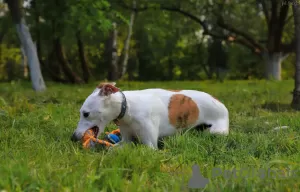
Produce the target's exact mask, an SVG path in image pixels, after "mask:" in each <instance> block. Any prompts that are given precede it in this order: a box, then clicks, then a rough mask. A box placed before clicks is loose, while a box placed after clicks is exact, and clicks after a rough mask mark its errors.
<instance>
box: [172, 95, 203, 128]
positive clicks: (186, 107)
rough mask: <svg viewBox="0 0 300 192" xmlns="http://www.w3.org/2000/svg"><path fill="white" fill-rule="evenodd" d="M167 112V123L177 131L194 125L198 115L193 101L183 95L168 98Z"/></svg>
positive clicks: (197, 109)
mask: <svg viewBox="0 0 300 192" xmlns="http://www.w3.org/2000/svg"><path fill="white" fill-rule="evenodd" d="M168 110H169V122H170V124H171V125H173V126H174V127H176V128H177V129H178V128H187V127H189V126H192V125H193V124H195V123H196V121H197V119H198V117H199V113H200V111H199V108H198V106H197V104H196V103H195V101H193V100H192V98H190V97H188V96H185V95H183V94H175V95H173V96H172V97H171V98H170V102H169V106H168Z"/></svg>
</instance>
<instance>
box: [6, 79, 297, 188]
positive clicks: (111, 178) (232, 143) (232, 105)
mask: <svg viewBox="0 0 300 192" xmlns="http://www.w3.org/2000/svg"><path fill="white" fill-rule="evenodd" d="M96 84H97V83H91V84H89V85H80V86H79V85H72V86H71V85H59V84H54V83H47V85H48V90H47V91H46V92H45V93H38V94H37V93H34V92H33V91H32V90H31V85H30V84H29V83H18V82H15V83H6V84H4V83H2V84H0V127H1V132H0V191H1V190H2V189H3V190H5V191H128V192H131V191H143V192H144V191H189V190H190V189H189V188H188V183H189V179H190V178H191V176H192V166H193V165H194V164H198V166H199V167H200V170H201V172H202V174H203V176H204V177H207V178H209V181H210V182H209V184H208V185H207V186H206V187H205V188H204V189H201V190H203V191H274V190H277V191H294V190H295V189H297V188H300V179H299V178H300V166H299V165H300V152H299V149H300V139H299V132H300V131H299V127H300V114H299V112H295V111H293V110H291V109H290V107H289V104H290V102H291V99H292V95H291V93H290V92H291V91H292V89H293V81H282V82H267V81H228V82H225V83H216V82H212V81H198V82H195V81H194V82H147V83H146V82H130V83H128V82H118V83H117V86H118V87H120V88H121V89H122V90H130V89H143V88H150V87H162V88H169V89H197V90H202V91H205V92H208V93H210V94H212V95H213V96H215V97H216V98H218V99H219V100H220V101H222V102H223V103H224V104H225V105H226V106H227V107H228V109H229V112H230V129H231V130H230V131H231V132H230V134H229V136H227V137H224V136H213V135H209V134H208V133H207V132H196V131H189V132H186V133H183V134H180V135H176V136H173V137H169V138H167V139H166V140H165V141H164V148H163V149H162V150H159V151H154V150H152V149H149V148H147V147H145V146H143V145H137V146H134V145H128V146H126V147H124V148H122V149H121V150H112V151H110V152H107V151H105V150H84V149H82V147H81V145H80V144H79V143H72V142H71V141H70V136H71V134H72V132H73V131H74V130H75V128H76V125H77V122H78V120H79V109H80V106H81V104H82V103H83V101H84V100H85V98H86V97H87V96H88V95H89V94H90V93H91V92H92V91H93V89H94V87H95V85H96ZM282 125H288V126H290V128H289V129H283V130H279V131H274V130H273V128H275V127H278V126H282ZM114 128H116V127H115V126H114V125H110V126H109V127H108V128H107V129H108V130H112V129H114ZM214 167H218V168H219V169H221V170H222V172H223V173H222V174H223V175H225V176H223V177H222V176H218V177H217V176H216V173H215V172H214V171H212V170H216V169H213V168H214ZM246 168H248V169H249V170H250V169H251V170H252V172H255V171H256V170H258V169H261V170H265V171H266V172H267V171H268V170H269V172H270V173H272V174H267V176H266V177H265V178H260V177H258V176H256V175H255V174H252V175H251V174H250V173H249V172H246V171H244V172H243V173H241V171H237V174H236V175H237V177H233V176H234V174H232V173H233V172H225V170H234V169H236V170H241V169H246ZM253 170H254V171H253ZM297 170H299V174H298V175H299V176H297V172H296V171H297ZM279 173H280V174H279ZM291 173H293V174H291ZM274 175H275V176H274ZM225 177H226V178H225ZM228 177H230V178H228Z"/></svg>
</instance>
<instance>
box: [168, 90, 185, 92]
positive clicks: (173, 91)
mask: <svg viewBox="0 0 300 192" xmlns="http://www.w3.org/2000/svg"><path fill="white" fill-rule="evenodd" d="M167 90H168V91H172V92H180V91H182V90H175V89H167Z"/></svg>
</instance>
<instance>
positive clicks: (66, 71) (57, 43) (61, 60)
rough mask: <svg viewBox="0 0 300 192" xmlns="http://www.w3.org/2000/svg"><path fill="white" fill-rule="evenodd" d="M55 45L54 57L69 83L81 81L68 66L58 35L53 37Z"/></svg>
mask: <svg viewBox="0 0 300 192" xmlns="http://www.w3.org/2000/svg"><path fill="white" fill-rule="evenodd" d="M54 45H55V51H56V57H57V59H58V62H59V63H60V64H61V67H62V70H63V72H64V74H65V75H66V77H67V78H68V79H69V81H70V82H71V83H82V80H81V79H80V77H78V76H77V75H76V74H75V73H74V72H73V71H72V69H71V67H70V66H69V63H68V61H67V59H66V56H65V53H64V50H63V47H62V44H61V40H60V38H59V37H57V38H55V40H54Z"/></svg>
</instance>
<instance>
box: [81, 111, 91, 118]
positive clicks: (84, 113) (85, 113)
mask: <svg viewBox="0 0 300 192" xmlns="http://www.w3.org/2000/svg"><path fill="white" fill-rule="evenodd" d="M82 114H83V116H84V117H85V118H86V117H88V116H89V115H90V112H83V113H82Z"/></svg>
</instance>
